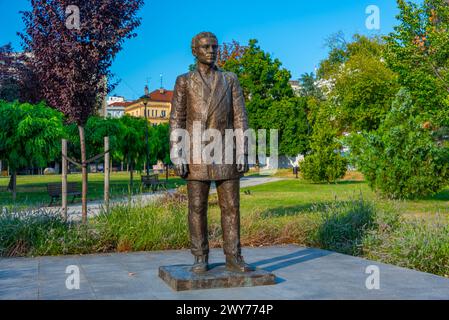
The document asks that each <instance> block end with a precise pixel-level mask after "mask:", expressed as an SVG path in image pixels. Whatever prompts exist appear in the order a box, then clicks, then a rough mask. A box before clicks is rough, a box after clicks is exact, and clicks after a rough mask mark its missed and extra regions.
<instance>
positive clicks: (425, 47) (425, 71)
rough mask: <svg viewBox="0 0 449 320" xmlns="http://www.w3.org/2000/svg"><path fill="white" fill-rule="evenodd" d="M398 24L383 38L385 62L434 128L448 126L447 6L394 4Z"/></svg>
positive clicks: (428, 1) (436, 1)
mask: <svg viewBox="0 0 449 320" xmlns="http://www.w3.org/2000/svg"><path fill="white" fill-rule="evenodd" d="M397 2H398V6H399V10H400V12H399V15H398V16H397V19H398V20H399V22H400V23H399V24H398V25H397V26H396V27H395V28H394V32H392V33H390V34H389V35H388V36H387V37H385V39H386V41H387V49H388V50H387V54H386V60H387V62H388V65H389V67H390V68H391V69H392V70H394V71H395V72H397V73H398V75H399V82H400V84H401V85H402V86H404V87H406V88H407V89H408V91H409V93H410V95H411V97H412V99H413V101H414V104H416V105H417V107H418V108H419V110H420V112H422V113H425V114H426V115H427V119H428V121H430V122H431V123H432V124H433V125H434V127H435V128H439V127H441V126H446V127H447V126H448V125H449V112H448V110H449V46H448V43H449V31H448V30H449V4H448V2H447V1H446V0H424V1H422V2H420V3H414V2H410V1H405V0H397Z"/></svg>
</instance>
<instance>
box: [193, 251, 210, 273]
mask: <svg viewBox="0 0 449 320" xmlns="http://www.w3.org/2000/svg"><path fill="white" fill-rule="evenodd" d="M208 260H209V257H208V256H207V255H203V256H195V262H194V263H193V266H192V271H193V272H195V273H203V272H206V271H207V270H209V263H208Z"/></svg>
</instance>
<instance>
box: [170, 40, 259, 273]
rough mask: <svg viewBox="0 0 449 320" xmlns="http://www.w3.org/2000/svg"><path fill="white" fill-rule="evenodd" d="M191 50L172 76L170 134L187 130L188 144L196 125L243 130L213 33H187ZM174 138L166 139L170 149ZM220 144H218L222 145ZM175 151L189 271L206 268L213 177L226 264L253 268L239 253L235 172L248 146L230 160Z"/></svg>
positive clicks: (232, 82)
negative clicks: (189, 64)
mask: <svg viewBox="0 0 449 320" xmlns="http://www.w3.org/2000/svg"><path fill="white" fill-rule="evenodd" d="M192 53H193V55H194V56H195V57H196V60H197V66H196V69H195V70H194V71H191V72H189V73H186V74H183V75H180V76H179V77H178V78H177V79H176V85H175V89H174V93H173V100H172V110H171V115H170V131H171V137H172V138H173V135H172V134H173V131H174V130H176V129H184V130H185V131H186V132H187V133H188V134H189V136H190V142H189V146H190V147H191V149H193V148H195V147H197V145H198V144H200V142H198V141H195V137H194V133H193V131H194V127H195V125H197V126H199V127H200V128H201V130H202V131H204V130H207V129H214V130H215V132H220V134H221V135H222V137H224V136H225V131H226V129H231V130H235V129H241V130H243V131H245V130H246V129H247V127H248V121H247V115H246V109H245V102H244V97H243V93H242V90H241V88H240V84H239V81H238V79H237V76H236V75H235V74H233V73H230V72H223V71H221V70H219V69H218V68H217V66H216V60H217V53H218V40H217V37H216V36H215V35H214V34H213V33H210V32H202V33H200V34H198V35H196V36H195V37H194V38H193V39H192ZM217 130H218V131H217ZM176 142H178V141H173V140H172V141H171V147H172V154H173V148H174V144H175V143H176ZM243 145H244V144H243ZM224 147H225V146H224V144H223V150H224ZM243 148H245V147H243ZM246 148H247V146H246ZM244 150H247V149H244ZM177 152H178V150H177V151H175V153H176V155H177V156H176V157H178V158H177V161H174V163H175V169H176V172H177V174H178V175H179V176H180V177H182V178H184V179H186V180H187V193H188V202H189V213H188V220H189V231H190V241H191V251H192V254H193V255H194V257H195V262H194V264H193V267H192V271H194V272H198V273H201V272H205V271H207V270H208V268H209V266H208V254H209V243H208V237H207V234H208V230H207V205H208V196H209V189H210V185H211V182H212V181H215V184H216V187H217V193H218V201H219V205H220V210H221V227H222V231H223V250H224V253H225V255H226V268H227V269H228V270H230V271H239V272H248V271H252V270H253V268H252V267H251V266H249V265H248V264H246V263H245V262H244V260H243V258H242V255H241V245H240V190H239V189H240V178H241V177H242V176H243V174H244V173H245V172H247V171H248V160H247V152H246V151H244V152H243V156H242V155H237V154H234V155H233V160H232V162H231V163H229V161H225V160H224V159H225V154H224V153H223V161H218V162H216V161H213V162H212V163H203V162H200V163H198V162H197V161H194V160H193V159H192V158H193V157H194V155H193V154H194V152H191V151H190V154H188V155H187V156H184V157H183V156H181V155H180V154H178V153H177ZM234 152H235V149H234ZM245 153H246V155H245ZM172 160H173V156H172Z"/></svg>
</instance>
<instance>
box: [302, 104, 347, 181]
mask: <svg viewBox="0 0 449 320" xmlns="http://www.w3.org/2000/svg"><path fill="white" fill-rule="evenodd" d="M327 110H329V109H327V108H326V107H325V106H321V109H320V111H319V112H318V115H317V118H316V120H315V123H314V125H313V133H312V136H311V138H310V140H311V142H310V149H311V151H310V153H309V154H308V155H306V156H305V158H304V161H303V162H302V163H301V165H300V169H301V171H302V173H303V176H304V178H305V179H307V180H311V181H313V182H324V181H325V182H335V181H336V180H337V179H340V178H342V177H343V176H344V175H345V173H346V168H347V164H348V162H347V159H346V158H344V157H343V156H342V154H341V153H342V150H343V145H342V143H341V142H340V141H339V140H338V139H337V129H336V128H335V126H334V125H333V123H332V121H331V120H330V119H329V116H330V115H329V113H328V112H327Z"/></svg>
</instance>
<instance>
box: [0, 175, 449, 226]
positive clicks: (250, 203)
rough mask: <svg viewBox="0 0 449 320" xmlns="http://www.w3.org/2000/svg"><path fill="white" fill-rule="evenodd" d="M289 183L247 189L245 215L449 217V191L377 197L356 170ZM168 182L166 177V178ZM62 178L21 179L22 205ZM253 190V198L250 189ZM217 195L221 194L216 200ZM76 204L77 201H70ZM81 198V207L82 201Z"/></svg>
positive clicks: (114, 191) (121, 183)
mask: <svg viewBox="0 0 449 320" xmlns="http://www.w3.org/2000/svg"><path fill="white" fill-rule="evenodd" d="M276 176H278V177H282V178H284V179H286V180H283V181H279V182H273V183H268V184H264V185H258V186H254V187H249V188H242V192H241V211H242V214H245V213H248V212H253V211H259V212H264V213H266V214H270V215H274V216H276V215H289V214H296V213H300V212H302V211H307V210H309V209H310V208H311V206H313V205H316V204H323V203H327V202H330V201H334V200H338V201H345V200H350V199H354V198H359V197H363V198H364V199H367V200H373V201H375V202H376V203H377V204H378V205H379V206H380V207H384V208H393V209H395V210H397V211H399V212H401V213H402V214H403V215H404V216H406V217H410V218H412V217H424V218H426V219H432V218H436V217H444V218H449V187H448V188H445V189H444V190H442V191H441V192H440V193H438V194H436V195H434V196H431V197H428V198H426V199H421V200H404V201H392V200H387V199H383V198H381V197H379V196H377V195H376V194H375V193H374V192H373V191H372V190H371V189H370V188H369V187H368V185H367V183H366V182H364V181H363V177H362V176H361V175H360V174H359V173H357V172H355V173H349V174H347V176H346V177H345V179H344V180H342V181H340V182H339V183H337V184H312V183H309V182H306V181H304V180H302V179H295V178H294V176H293V174H292V172H291V170H279V171H278V173H277V174H276ZM160 179H165V175H160ZM8 181H9V179H8V178H6V177H1V178H0V190H1V191H0V205H8V204H12V197H11V193H9V192H7V191H6V186H7V185H8ZM60 181H61V176H59V175H48V176H38V175H35V176H18V179H17V186H18V188H17V189H18V190H17V191H18V193H17V201H16V204H19V205H28V204H29V205H47V204H48V203H49V202H50V197H49V196H48V194H47V183H50V182H60ZM68 181H70V182H72V181H73V182H79V183H80V184H81V174H70V175H69V176H68ZM183 184H185V182H184V181H183V180H182V179H180V178H176V177H169V183H168V187H169V188H174V187H176V186H179V185H183ZM245 190H249V191H250V194H249V195H248V194H245V193H244V191H245ZM142 191H144V192H149V190H142V189H141V184H140V174H138V173H136V174H135V175H134V185H133V194H136V193H140V192H142ZM128 194H129V173H127V172H118V173H117V172H114V173H112V175H111V197H112V198H118V197H124V196H126V195H128ZM215 197H216V196H215ZM102 198H103V174H102V173H90V174H89V191H88V200H89V201H91V200H98V199H102ZM69 200H71V199H69ZM79 202H80V199H79V198H78V199H77V200H76V201H75V203H79ZM210 211H211V213H212V214H213V215H214V216H216V215H217V214H218V212H219V210H218V206H211V208H210Z"/></svg>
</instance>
